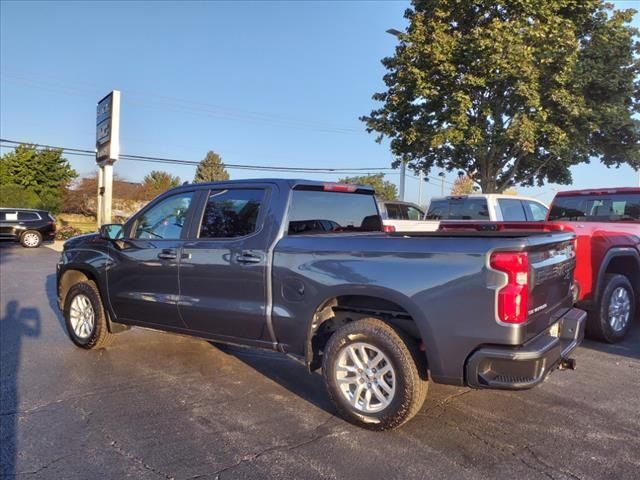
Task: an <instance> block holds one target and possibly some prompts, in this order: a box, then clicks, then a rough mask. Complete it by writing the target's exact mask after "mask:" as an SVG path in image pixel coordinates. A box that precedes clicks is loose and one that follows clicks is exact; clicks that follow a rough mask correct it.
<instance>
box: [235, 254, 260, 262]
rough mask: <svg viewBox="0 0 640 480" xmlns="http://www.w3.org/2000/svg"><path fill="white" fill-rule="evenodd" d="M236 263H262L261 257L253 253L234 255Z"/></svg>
mask: <svg viewBox="0 0 640 480" xmlns="http://www.w3.org/2000/svg"><path fill="white" fill-rule="evenodd" d="M236 261H237V262H238V263H260V262H261V261H262V256H261V255H256V254H254V253H248V252H243V253H240V254H238V255H236Z"/></svg>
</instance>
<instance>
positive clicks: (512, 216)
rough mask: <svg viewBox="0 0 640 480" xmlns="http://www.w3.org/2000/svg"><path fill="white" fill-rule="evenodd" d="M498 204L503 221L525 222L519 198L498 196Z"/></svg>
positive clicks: (525, 217)
mask: <svg viewBox="0 0 640 480" xmlns="http://www.w3.org/2000/svg"><path fill="white" fill-rule="evenodd" d="M498 205H500V211H501V212H502V220H504V221H505V222H525V221H526V220H527V216H526V214H525V212H524V208H523V207H522V202H521V201H520V200H517V199H515V198H514V199H511V198H499V199H498Z"/></svg>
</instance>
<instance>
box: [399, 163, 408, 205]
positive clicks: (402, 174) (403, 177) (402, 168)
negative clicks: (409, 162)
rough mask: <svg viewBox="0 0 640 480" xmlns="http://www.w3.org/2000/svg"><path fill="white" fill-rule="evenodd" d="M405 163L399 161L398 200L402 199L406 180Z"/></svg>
mask: <svg viewBox="0 0 640 480" xmlns="http://www.w3.org/2000/svg"><path fill="white" fill-rule="evenodd" d="M406 168H407V167H406V164H405V163H404V162H403V161H401V163H400V200H402V201H404V183H405V181H406Z"/></svg>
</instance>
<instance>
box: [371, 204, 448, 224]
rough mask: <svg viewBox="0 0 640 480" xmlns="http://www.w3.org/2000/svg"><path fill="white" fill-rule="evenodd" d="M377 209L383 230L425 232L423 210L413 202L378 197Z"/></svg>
mask: <svg viewBox="0 0 640 480" xmlns="http://www.w3.org/2000/svg"><path fill="white" fill-rule="evenodd" d="M378 210H379V211H380V216H381V217H382V226H383V229H384V231H385V232H425V231H435V230H437V229H438V227H436V228H435V229H429V230H427V229H426V228H425V226H426V225H427V222H425V221H424V210H423V209H422V208H420V207H419V206H418V205H416V204H415V203H409V202H401V201H398V200H380V199H378Z"/></svg>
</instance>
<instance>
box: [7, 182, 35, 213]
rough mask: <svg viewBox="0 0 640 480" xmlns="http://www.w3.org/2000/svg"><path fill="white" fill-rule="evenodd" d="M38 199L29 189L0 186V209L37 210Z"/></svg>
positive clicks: (18, 186)
mask: <svg viewBox="0 0 640 480" xmlns="http://www.w3.org/2000/svg"><path fill="white" fill-rule="evenodd" d="M40 204H41V200H40V197H38V195H37V194H36V192H34V191H33V190H32V189H30V188H24V187H22V186H20V185H13V184H8V185H0V207H9V208H39V207H40Z"/></svg>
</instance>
